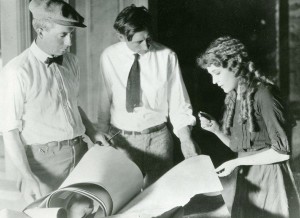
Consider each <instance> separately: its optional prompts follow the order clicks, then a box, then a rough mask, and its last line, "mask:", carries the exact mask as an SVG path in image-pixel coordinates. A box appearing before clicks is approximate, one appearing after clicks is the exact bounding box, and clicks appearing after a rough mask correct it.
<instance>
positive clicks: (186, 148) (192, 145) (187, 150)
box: [180, 138, 201, 159]
mask: <svg viewBox="0 0 300 218" xmlns="http://www.w3.org/2000/svg"><path fill="white" fill-rule="evenodd" d="M180 143H181V151H182V153H183V156H184V158H185V159H187V158H190V157H194V156H197V155H199V154H201V150H200V148H199V146H198V144H197V143H196V142H195V141H194V140H193V139H192V138H190V139H189V140H185V141H180Z"/></svg>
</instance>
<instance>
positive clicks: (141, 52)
mask: <svg viewBox="0 0 300 218" xmlns="http://www.w3.org/2000/svg"><path fill="white" fill-rule="evenodd" d="M148 51H149V50H143V51H139V54H146V53H147V52H148Z"/></svg>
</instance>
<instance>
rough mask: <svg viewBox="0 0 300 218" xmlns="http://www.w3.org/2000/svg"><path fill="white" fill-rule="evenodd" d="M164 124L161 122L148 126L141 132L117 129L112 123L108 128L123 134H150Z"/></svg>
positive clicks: (164, 124)
mask: <svg viewBox="0 0 300 218" xmlns="http://www.w3.org/2000/svg"><path fill="white" fill-rule="evenodd" d="M165 126H166V123H162V124H159V125H157V126H152V127H150V128H147V129H144V130H143V131H141V132H138V131H128V130H123V129H119V128H117V127H115V126H113V125H111V127H110V128H111V129H112V130H114V131H120V132H121V134H123V135H143V134H150V133H154V132H157V131H159V130H162V129H163V128H164V127H165Z"/></svg>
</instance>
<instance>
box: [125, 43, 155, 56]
mask: <svg viewBox="0 0 300 218" xmlns="http://www.w3.org/2000/svg"><path fill="white" fill-rule="evenodd" d="M120 43H121V45H122V47H123V48H122V49H123V51H125V52H126V53H127V54H128V55H132V57H134V54H136V53H135V52H133V51H132V50H131V49H130V48H128V46H127V45H126V42H120ZM152 47H153V46H152V45H151V44H150V47H149V50H148V52H146V53H145V54H139V55H140V57H146V56H148V54H149V53H150V52H151V51H152V49H153V48H152Z"/></svg>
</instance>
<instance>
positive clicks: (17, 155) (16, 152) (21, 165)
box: [3, 129, 33, 178]
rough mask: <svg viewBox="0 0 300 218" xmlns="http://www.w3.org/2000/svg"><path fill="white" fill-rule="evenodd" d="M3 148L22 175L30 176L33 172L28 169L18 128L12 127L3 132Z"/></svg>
mask: <svg viewBox="0 0 300 218" xmlns="http://www.w3.org/2000/svg"><path fill="white" fill-rule="evenodd" d="M3 140H4V144H5V149H6V151H7V153H8V155H9V157H10V158H11V160H12V162H13V163H14V165H15V166H16V167H17V169H18V170H19V171H20V173H21V175H22V176H23V177H25V178H26V177H32V176H33V173H32V171H31V169H30V166H29V163H28V159H27V156H26V152H25V148H24V145H23V143H22V141H21V138H20V135H19V130H18V129H14V130H11V131H9V132H4V133H3Z"/></svg>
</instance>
